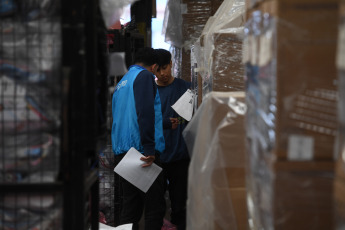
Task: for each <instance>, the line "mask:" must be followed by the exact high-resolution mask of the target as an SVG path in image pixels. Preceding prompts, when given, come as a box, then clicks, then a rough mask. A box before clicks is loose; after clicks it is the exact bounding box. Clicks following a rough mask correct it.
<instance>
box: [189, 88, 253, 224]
mask: <svg viewBox="0 0 345 230" xmlns="http://www.w3.org/2000/svg"><path fill="white" fill-rule="evenodd" d="M243 102H244V93H243V92H233V93H219V92H211V93H210V94H208V95H207V96H206V97H205V99H204V101H203V103H202V104H201V106H200V108H199V109H198V110H197V112H196V114H195V115H194V117H193V119H192V120H191V121H190V122H189V124H188V126H187V127H186V128H185V130H184V133H183V136H184V138H185V141H186V143H187V147H188V149H189V152H190V154H191V164H190V167H189V178H188V180H189V184H188V201H187V216H188V219H187V228H188V229H234V230H236V229H241V230H242V229H243V230H244V229H247V208H246V189H245V133H244V120H243V119H244V113H245V111H246V107H245V105H244V103H243ZM196 185H197V186H196Z"/></svg>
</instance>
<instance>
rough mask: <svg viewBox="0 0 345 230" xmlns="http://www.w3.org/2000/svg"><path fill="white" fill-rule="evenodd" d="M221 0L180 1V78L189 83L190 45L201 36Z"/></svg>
mask: <svg viewBox="0 0 345 230" xmlns="http://www.w3.org/2000/svg"><path fill="white" fill-rule="evenodd" d="M221 3H222V1H221V0H182V7H183V9H184V11H185V12H183V10H182V12H181V13H182V38H183V39H182V40H183V48H182V55H181V59H182V60H181V78H182V79H184V80H186V81H191V56H190V55H191V45H192V44H193V43H194V42H195V41H196V40H197V39H198V37H199V36H200V35H201V33H202V31H203V28H204V26H205V24H206V22H207V21H208V19H209V18H210V17H211V16H212V15H214V13H215V12H216V11H217V9H218V7H219V6H220V5H221Z"/></svg>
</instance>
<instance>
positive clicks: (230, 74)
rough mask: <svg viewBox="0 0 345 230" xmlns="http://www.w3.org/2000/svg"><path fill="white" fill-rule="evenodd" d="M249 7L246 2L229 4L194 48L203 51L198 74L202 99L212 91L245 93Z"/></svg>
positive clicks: (217, 15) (207, 26)
mask: <svg viewBox="0 0 345 230" xmlns="http://www.w3.org/2000/svg"><path fill="white" fill-rule="evenodd" d="M244 12H245V5H244V1H243V0H235V1H234V0H226V1H224V2H223V3H222V5H221V6H220V7H219V8H218V11H217V12H216V13H215V15H214V16H213V17H210V18H209V19H208V21H207V23H206V25H205V27H204V29H203V32H202V34H201V36H200V38H199V40H197V42H196V43H195V44H194V49H195V50H199V53H200V54H199V56H200V57H198V60H197V61H198V63H197V65H198V74H199V75H200V77H201V78H202V83H201V85H200V86H199V87H202V95H206V94H207V93H208V92H210V91H213V90H214V91H223V92H224V91H243V90H244V79H243V76H244V66H243V64H242V39H243V29H244V27H243V26H244V22H245V21H244Z"/></svg>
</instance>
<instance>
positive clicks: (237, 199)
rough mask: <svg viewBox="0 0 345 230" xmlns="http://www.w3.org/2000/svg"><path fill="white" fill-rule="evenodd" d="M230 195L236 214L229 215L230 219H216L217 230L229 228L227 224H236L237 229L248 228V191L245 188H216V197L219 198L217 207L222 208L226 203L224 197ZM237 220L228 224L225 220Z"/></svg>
mask: <svg viewBox="0 0 345 230" xmlns="http://www.w3.org/2000/svg"><path fill="white" fill-rule="evenodd" d="M225 196H230V197H231V201H232V203H231V205H232V207H233V213H234V216H231V215H230V213H229V214H228V215H230V216H229V218H228V219H225V218H224V219H220V220H219V221H217V220H215V221H214V228H212V229H215V230H222V229H227V228H224V227H225V226H236V229H237V230H247V226H248V214H247V193H246V189H245V188H232V189H217V190H215V198H216V199H217V201H216V202H217V203H218V205H217V207H218V208H219V209H220V210H221V206H222V205H225V204H224V200H223V199H222V197H225ZM224 220H227V221H229V222H230V221H232V220H235V223H231V224H226V223H224V222H225V221H224Z"/></svg>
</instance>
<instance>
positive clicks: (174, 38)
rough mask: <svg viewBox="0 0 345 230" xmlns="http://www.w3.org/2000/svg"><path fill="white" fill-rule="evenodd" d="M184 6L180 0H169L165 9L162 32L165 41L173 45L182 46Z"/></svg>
mask: <svg viewBox="0 0 345 230" xmlns="http://www.w3.org/2000/svg"><path fill="white" fill-rule="evenodd" d="M183 11H184V6H183V5H181V3H180V1H173V0H168V2H167V5H166V7H165V11H164V20H163V28H162V34H163V35H165V39H164V41H165V42H166V43H169V44H170V45H172V46H175V47H178V48H182V46H183V38H182V30H181V27H182V13H183Z"/></svg>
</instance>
